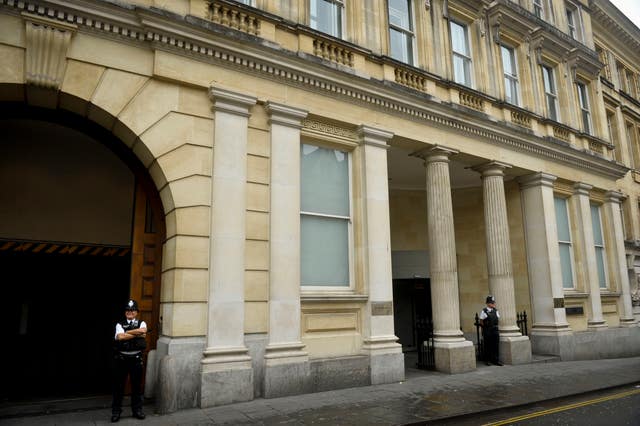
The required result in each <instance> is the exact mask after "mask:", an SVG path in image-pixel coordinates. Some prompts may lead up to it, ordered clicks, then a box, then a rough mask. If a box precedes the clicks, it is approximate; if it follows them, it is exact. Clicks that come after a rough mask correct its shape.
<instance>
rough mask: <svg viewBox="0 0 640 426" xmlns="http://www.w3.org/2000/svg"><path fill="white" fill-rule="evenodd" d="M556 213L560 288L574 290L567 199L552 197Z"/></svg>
mask: <svg viewBox="0 0 640 426" xmlns="http://www.w3.org/2000/svg"><path fill="white" fill-rule="evenodd" d="M553 200H554V204H555V211H556V226H557V229H558V248H559V250H560V267H561V272H562V287H563V288H565V289H571V288H574V287H575V286H574V281H573V246H572V243H571V226H570V222H569V211H568V209H567V207H568V206H567V199H566V198H561V197H554V199H553Z"/></svg>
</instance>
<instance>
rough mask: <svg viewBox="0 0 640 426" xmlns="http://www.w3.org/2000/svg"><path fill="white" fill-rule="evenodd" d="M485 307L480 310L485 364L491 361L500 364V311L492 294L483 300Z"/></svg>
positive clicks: (489, 363)
mask: <svg viewBox="0 0 640 426" xmlns="http://www.w3.org/2000/svg"><path fill="white" fill-rule="evenodd" d="M485 303H486V304H487V307H486V308H483V309H482V312H480V317H479V318H480V320H481V321H482V338H483V340H484V361H485V363H486V364H487V365H491V363H493V364H495V365H500V366H502V363H501V362H500V331H499V330H498V323H499V322H500V312H498V309H496V300H495V299H494V298H493V296H487V299H486V300H485Z"/></svg>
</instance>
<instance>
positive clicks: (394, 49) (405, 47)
mask: <svg viewBox="0 0 640 426" xmlns="http://www.w3.org/2000/svg"><path fill="white" fill-rule="evenodd" d="M389 38H390V40H391V57H392V58H394V59H397V60H399V61H402V62H404V63H407V64H412V63H413V54H412V53H413V46H412V44H411V36H409V35H408V34H405V33H402V32H400V31H397V30H395V29H393V28H390V29H389Z"/></svg>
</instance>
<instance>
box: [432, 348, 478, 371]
mask: <svg viewBox="0 0 640 426" xmlns="http://www.w3.org/2000/svg"><path fill="white" fill-rule="evenodd" d="M435 358H436V370H438V371H442V372H443V373H449V374H456V373H465V372H467V371H473V370H475V369H476V350H475V348H474V346H473V343H472V342H470V341H468V340H465V341H462V342H459V343H437V342H436V343H435Z"/></svg>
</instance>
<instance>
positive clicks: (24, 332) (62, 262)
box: [0, 103, 165, 402]
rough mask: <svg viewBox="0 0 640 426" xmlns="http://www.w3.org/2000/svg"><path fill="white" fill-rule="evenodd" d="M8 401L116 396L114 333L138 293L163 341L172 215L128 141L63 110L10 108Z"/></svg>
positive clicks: (4, 182)
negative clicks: (165, 247)
mask: <svg viewBox="0 0 640 426" xmlns="http://www.w3.org/2000/svg"><path fill="white" fill-rule="evenodd" d="M0 110H1V111H0V112H1V113H2V114H1V116H2V119H1V120H0V132H2V134H3V138H2V139H3V142H2V143H1V144H0V187H1V188H3V190H2V191H0V194H1V195H0V206H2V207H1V208H0V222H1V224H0V267H1V269H2V270H3V275H4V277H5V279H3V296H4V298H5V299H4V300H6V303H5V304H4V307H3V309H2V310H0V311H1V312H2V314H1V318H2V321H3V324H7V325H8V326H7V328H8V330H9V332H8V335H7V336H6V340H5V343H7V344H8V347H9V348H11V350H9V351H3V358H4V359H3V360H2V367H0V368H2V369H3V371H2V376H3V377H4V378H5V379H3V381H2V382H3V385H2V387H1V395H0V397H2V399H3V400H8V401H9V402H11V401H17V400H21V399H40V398H45V399H46V398H51V397H55V398H60V397H62V398H65V397H78V396H88V395H98V394H104V393H109V392H110V385H111V384H110V361H111V344H112V340H111V336H112V333H113V325H114V323H115V321H116V320H117V319H119V317H120V316H121V315H122V307H123V303H124V302H125V301H126V299H127V298H128V297H129V295H131V296H132V297H134V298H136V299H137V300H138V301H139V303H140V306H141V317H142V318H143V319H144V320H145V321H147V323H148V324H149V327H150V329H151V330H150V333H149V334H148V347H149V349H152V348H154V347H155V344H156V342H157V339H158V336H159V334H160V330H159V328H160V316H159V302H160V275H161V263H162V262H161V257H162V244H163V242H164V238H165V224H164V214H163V209H162V205H161V202H160V198H159V196H158V192H157V190H156V188H155V185H154V184H153V183H152V181H151V178H150V177H149V175H148V172H147V171H146V169H145V168H144V167H143V165H142V164H140V161H139V160H138V159H137V158H136V157H135V156H134V155H133V154H132V152H131V150H129V149H128V148H127V147H126V146H125V145H124V144H123V143H122V142H120V141H119V140H118V139H117V138H115V137H114V136H113V135H112V134H111V133H110V132H108V131H106V130H104V129H103V128H101V127H100V126H98V125H96V124H95V123H92V122H90V121H88V120H86V119H83V118H79V117H78V116H76V115H74V114H71V113H67V112H65V111H62V110H50V109H41V108H35V107H28V106H26V105H24V104H21V103H20V104H14V103H4V104H0Z"/></svg>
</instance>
